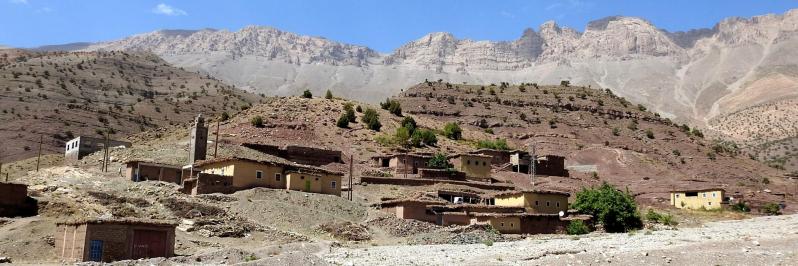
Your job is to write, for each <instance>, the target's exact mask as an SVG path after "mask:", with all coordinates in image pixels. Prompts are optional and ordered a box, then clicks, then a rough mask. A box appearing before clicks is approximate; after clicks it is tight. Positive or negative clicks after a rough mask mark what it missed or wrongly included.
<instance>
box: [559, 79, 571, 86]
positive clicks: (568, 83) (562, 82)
mask: <svg viewBox="0 0 798 266" xmlns="http://www.w3.org/2000/svg"><path fill="white" fill-rule="evenodd" d="M560 86H563V87H568V86H571V81H568V80H562V81H560Z"/></svg>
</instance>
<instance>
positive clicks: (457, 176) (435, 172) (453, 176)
mask: <svg viewBox="0 0 798 266" xmlns="http://www.w3.org/2000/svg"><path fill="white" fill-rule="evenodd" d="M418 175H419V177H421V178H428V179H443V180H459V181H465V180H466V175H465V173H463V172H459V171H453V170H451V171H450V170H446V169H430V168H420V169H418Z"/></svg>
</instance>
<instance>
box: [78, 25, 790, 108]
mask: <svg viewBox="0 0 798 266" xmlns="http://www.w3.org/2000/svg"><path fill="white" fill-rule="evenodd" d="M794 47H798V10H792V11H789V12H787V13H785V14H783V15H764V16H758V17H754V18H751V19H741V18H729V19H726V20H723V21H721V22H719V23H718V24H717V25H716V26H715V27H714V28H712V29H697V30H692V31H687V32H673V33H671V32H666V31H664V30H661V29H658V28H656V27H655V26H654V25H652V24H651V23H650V22H648V21H646V20H644V19H641V18H633V17H607V18H604V19H600V20H596V21H593V22H590V23H589V24H588V25H587V27H586V29H585V31H584V32H579V31H576V30H574V29H570V28H567V27H560V26H558V25H557V24H556V23H555V22H553V21H550V22H546V23H544V24H543V25H541V26H540V27H539V28H538V29H537V30H534V29H526V30H525V31H523V33H522V35H521V36H520V37H519V38H518V39H517V40H511V41H501V42H494V41H474V40H467V39H458V38H456V37H455V36H453V35H452V34H450V33H431V34H428V35H426V36H423V37H421V38H419V39H417V40H415V41H412V42H409V43H407V44H406V45H403V46H402V47H400V48H398V49H396V50H395V51H393V52H392V53H389V54H380V53H377V52H375V51H373V50H371V49H369V48H366V47H362V46H356V45H348V44H343V43H338V42H334V41H330V40H327V39H323V38H317V37H309V36H300V35H297V34H293V33H288V32H282V31H280V30H277V29H274V28H268V27H254V26H250V27H246V28H244V29H241V30H239V31H237V32H229V31H217V30H199V31H157V32H152V33H146V34H141V35H137V36H132V37H130V38H126V39H123V40H119V41H112V42H107V43H99V44H93V45H91V46H89V47H87V48H86V50H149V51H153V52H155V53H157V54H159V55H161V56H162V57H164V59H166V60H167V61H169V62H171V63H173V64H176V65H179V66H182V67H186V68H189V69H195V70H201V71H205V72H207V73H209V74H211V75H214V76H216V77H219V78H222V79H224V80H226V81H228V82H230V83H233V84H236V85H238V86H240V87H243V88H246V89H249V90H252V91H255V92H258V93H267V94H276V95H289V94H297V93H298V92H299V91H301V90H304V89H311V90H312V91H316V92H323V91H324V90H327V89H331V90H333V91H334V92H335V93H336V94H338V95H340V96H344V97H351V98H357V99H360V100H366V101H372V102H374V101H377V100H380V99H384V98H385V97H386V96H389V95H393V94H395V93H396V92H398V91H400V90H401V89H403V88H406V87H408V86H410V85H412V84H415V83H417V82H419V81H423V80H424V79H430V80H436V79H444V80H448V81H450V82H453V83H462V82H470V83H498V82H502V81H505V82H511V83H520V82H537V83H540V84H552V83H554V84H558V83H559V82H560V80H570V81H571V83H572V84H576V85H584V86H600V87H604V88H609V89H611V90H613V91H614V92H615V93H617V94H619V95H621V96H624V97H627V98H629V99H630V100H632V101H636V102H640V103H643V104H645V105H647V106H648V107H649V108H650V109H652V110H655V111H658V112H660V113H662V114H663V115H664V116H665V117H668V118H672V119H677V120H681V121H690V122H693V123H699V124H702V123H705V122H706V121H707V120H709V119H711V118H714V117H718V116H723V115H725V114H727V113H731V112H733V111H738V110H741V109H745V108H748V107H752V106H756V105H758V104H762V103H766V102H769V101H771V100H773V99H779V98H783V97H790V96H796V95H798V82H796V80H798V79H796V77H798V51H796V50H798V49H794ZM773 82H776V83H778V84H775V85H776V87H778V88H780V89H778V90H768V89H767V88H768V87H772V86H770V85H774V84H771V83H773ZM768 84H770V85H768Z"/></svg>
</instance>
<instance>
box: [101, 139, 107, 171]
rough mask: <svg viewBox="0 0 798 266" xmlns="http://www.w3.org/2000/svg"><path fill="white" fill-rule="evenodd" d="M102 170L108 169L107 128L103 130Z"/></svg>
mask: <svg viewBox="0 0 798 266" xmlns="http://www.w3.org/2000/svg"><path fill="white" fill-rule="evenodd" d="M102 171H103V172H107V171H108V130H106V131H105V145H103V169H102Z"/></svg>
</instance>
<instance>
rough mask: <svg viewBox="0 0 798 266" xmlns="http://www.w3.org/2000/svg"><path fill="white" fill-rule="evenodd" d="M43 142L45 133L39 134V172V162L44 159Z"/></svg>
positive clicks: (37, 169)
mask: <svg viewBox="0 0 798 266" xmlns="http://www.w3.org/2000/svg"><path fill="white" fill-rule="evenodd" d="M42 142H44V135H39V155H37V156H36V172H39V162H40V161H41V160H42Z"/></svg>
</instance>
